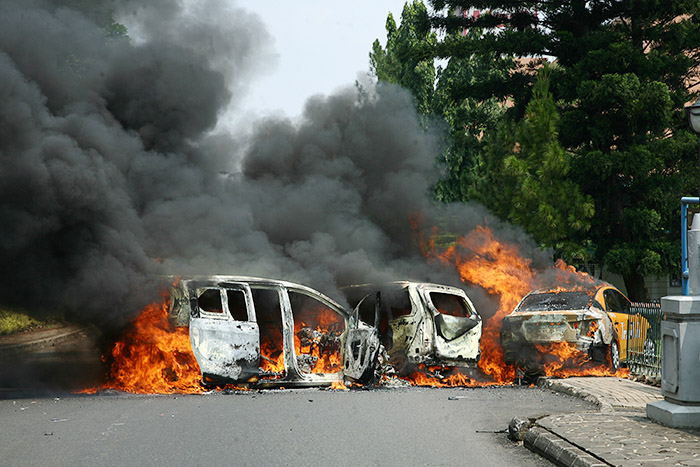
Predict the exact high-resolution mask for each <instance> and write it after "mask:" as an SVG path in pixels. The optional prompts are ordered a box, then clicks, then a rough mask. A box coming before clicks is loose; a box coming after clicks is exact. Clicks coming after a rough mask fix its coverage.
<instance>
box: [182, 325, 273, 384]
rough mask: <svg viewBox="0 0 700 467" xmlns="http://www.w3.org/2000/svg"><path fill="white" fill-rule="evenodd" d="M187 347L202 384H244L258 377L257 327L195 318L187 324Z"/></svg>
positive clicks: (258, 342)
mask: <svg viewBox="0 0 700 467" xmlns="http://www.w3.org/2000/svg"><path fill="white" fill-rule="evenodd" d="M190 343H191V345H192V350H193V352H194V356H195V358H196V359H197V363H198V364H199V368H200V370H201V372H202V377H203V379H205V380H207V379H214V380H218V381H231V382H238V381H247V380H248V379H250V378H251V377H254V376H257V374H258V367H259V365H260V337H259V333H258V325H257V323H254V322H242V321H232V320H222V319H215V318H195V319H192V320H191V321H190Z"/></svg>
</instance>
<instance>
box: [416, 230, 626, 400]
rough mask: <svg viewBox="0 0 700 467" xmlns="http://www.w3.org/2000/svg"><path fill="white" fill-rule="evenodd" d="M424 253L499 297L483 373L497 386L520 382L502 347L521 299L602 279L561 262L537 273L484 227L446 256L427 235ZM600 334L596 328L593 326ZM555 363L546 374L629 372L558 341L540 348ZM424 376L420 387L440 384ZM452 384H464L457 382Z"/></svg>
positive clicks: (484, 342) (486, 338) (487, 329)
mask: <svg viewBox="0 0 700 467" xmlns="http://www.w3.org/2000/svg"><path fill="white" fill-rule="evenodd" d="M419 241H420V242H421V249H422V251H423V252H424V254H425V255H426V256H427V257H429V258H437V259H438V260H440V261H441V262H442V263H444V264H446V265H449V266H451V267H454V268H455V269H456V270H457V272H458V273H459V275H460V278H461V279H462V281H463V282H465V283H468V284H476V285H479V286H481V287H483V288H484V289H485V290H486V291H487V292H488V293H489V294H490V295H492V296H495V297H498V300H499V306H498V310H497V312H496V313H495V314H494V315H493V316H492V317H490V318H489V319H487V320H486V321H485V322H484V327H483V331H482V336H481V355H482V358H481V360H480V362H479V369H480V370H481V371H482V372H483V373H484V374H485V375H488V376H489V377H490V378H492V380H493V382H495V383H497V384H509V383H511V382H512V381H514V379H515V376H516V373H515V368H514V367H512V366H509V365H506V364H505V360H504V355H503V349H502V348H501V345H500V331H501V324H502V321H503V318H504V317H505V316H506V315H508V314H510V313H511V312H512V311H513V310H514V309H515V307H516V306H517V304H518V303H519V302H520V300H521V299H522V298H523V297H524V296H525V295H526V294H527V293H528V292H530V291H531V290H533V289H537V288H541V287H542V284H543V283H555V284H557V285H555V286H551V287H549V288H548V290H552V291H564V290H568V291H571V290H590V289H591V288H592V287H594V286H595V285H596V280H595V279H594V278H593V277H591V276H589V275H588V274H586V273H584V272H580V271H577V270H576V268H574V267H573V266H570V265H567V264H566V263H565V262H564V261H562V260H558V261H557V262H556V263H555V264H554V266H553V267H552V268H551V269H550V270H549V271H545V272H544V273H540V274H537V273H536V272H535V271H534V270H533V269H532V267H531V261H530V260H529V259H527V258H524V257H523V256H522V255H521V254H520V251H519V250H518V248H517V247H516V246H515V245H512V244H507V243H504V242H501V241H499V240H498V239H497V238H496V237H495V236H494V234H493V233H492V232H491V230H490V229H489V228H488V227H484V226H478V227H477V228H476V229H475V230H474V231H473V232H471V233H470V234H469V235H466V236H463V237H458V238H457V240H456V242H455V243H454V245H452V246H450V247H449V248H447V249H446V250H445V251H444V252H442V253H440V252H438V251H436V247H435V242H434V241H433V240H432V239H429V240H428V241H427V242H426V241H425V239H424V238H423V237H422V236H421V237H419ZM593 332H595V328H593ZM538 350H540V352H542V353H543V354H547V355H548V359H549V360H551V361H550V362H549V363H548V364H547V366H546V367H545V368H544V372H545V375H546V376H559V377H565V376H573V375H592V374H616V375H618V376H624V375H625V374H626V373H628V372H626V371H624V370H619V371H618V372H617V373H613V372H611V371H610V370H608V369H606V368H605V366H604V365H595V364H593V363H592V362H590V361H588V355H587V354H585V353H583V352H580V351H577V350H576V349H575V348H574V349H573V353H572V351H571V350H570V349H568V347H567V345H565V344H562V345H559V344H558V343H555V344H552V345H550V346H547V347H546V348H545V347H544V346H540V348H539V349H538ZM419 373H420V372H417V373H414V374H413V375H411V377H410V379H411V380H412V381H413V382H414V383H415V384H428V385H431V386H432V385H435V379H434V378H430V377H428V376H426V375H423V376H419ZM452 381H459V379H454V380H452ZM484 384H485V383H483V382H478V383H473V380H468V381H466V385H484Z"/></svg>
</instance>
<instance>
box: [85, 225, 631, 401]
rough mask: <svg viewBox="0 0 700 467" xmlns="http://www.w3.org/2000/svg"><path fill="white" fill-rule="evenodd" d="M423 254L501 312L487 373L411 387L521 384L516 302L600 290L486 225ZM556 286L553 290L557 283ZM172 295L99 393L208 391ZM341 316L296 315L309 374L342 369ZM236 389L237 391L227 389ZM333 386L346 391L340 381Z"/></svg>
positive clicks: (437, 377) (575, 366) (487, 331)
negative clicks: (535, 263) (539, 266)
mask: <svg viewBox="0 0 700 467" xmlns="http://www.w3.org/2000/svg"><path fill="white" fill-rule="evenodd" d="M422 240H423V239H422V238H421V248H422V250H423V253H424V254H425V255H426V257H428V258H430V259H437V260H439V261H440V262H441V263H442V264H444V265H445V266H447V267H453V268H455V269H456V271H457V272H458V273H459V275H460V277H461V279H462V280H463V281H464V282H465V283H468V284H475V285H479V286H481V287H483V288H484V290H486V291H487V292H488V293H489V294H490V295H492V296H494V297H497V299H498V310H497V312H496V313H495V314H494V315H493V316H491V317H490V318H488V319H487V320H486V321H485V322H484V327H483V333H482V337H481V355H482V357H481V361H480V362H479V369H480V370H481V372H482V373H483V374H484V375H485V376H486V380H483V378H475V377H474V376H473V375H465V374H463V373H461V372H460V371H459V370H458V369H454V368H444V367H427V368H426V367H424V366H419V367H418V368H417V369H416V371H414V372H413V373H412V374H411V375H409V376H408V377H406V378H404V379H407V380H408V381H409V382H411V384H415V385H424V386H485V385H493V384H511V383H512V382H513V381H515V379H516V376H517V375H516V370H515V368H514V367H512V366H509V365H506V364H505V362H504V355H503V350H502V348H501V345H500V330H501V322H502V320H503V317H505V316H506V315H507V314H509V313H510V312H512V311H513V309H514V308H515V306H516V305H517V304H518V302H519V301H520V300H521V299H522V297H524V296H525V295H526V294H527V293H528V292H529V291H531V290H533V289H541V288H543V287H544V288H546V290H550V291H552V292H558V291H562V290H584V289H587V288H590V287H591V286H594V285H595V280H594V279H593V278H592V277H590V276H588V275H587V274H585V273H581V272H578V271H576V270H575V269H574V268H573V267H571V266H568V265H566V264H565V263H564V262H562V261H559V262H557V264H555V265H554V267H553V268H552V269H551V270H550V271H547V272H546V273H545V274H542V273H541V272H540V273H536V272H535V271H534V270H533V268H532V267H531V262H530V260H529V259H527V258H524V257H523V256H522V255H521V254H520V252H519V250H518V248H517V247H516V246H515V245H512V244H507V243H504V242H501V241H500V240H498V239H497V238H496V237H495V236H494V234H493V233H492V232H491V230H490V229H488V228H487V227H483V226H480V227H477V228H476V229H475V230H474V231H473V232H471V233H470V234H469V235H466V236H463V237H459V238H457V240H456V241H455V243H454V244H453V245H452V246H450V247H449V248H447V249H446V250H444V251H439V250H438V248H437V247H436V246H435V244H434V242H433V241H432V240H428V241H427V242H423V241H422ZM553 284H556V285H553ZM168 302H169V297H167V296H164V297H163V300H162V301H161V302H158V303H153V304H151V305H149V306H147V307H146V308H145V309H144V310H143V311H142V313H141V314H140V315H139V317H138V318H137V319H136V320H135V321H134V323H132V325H131V326H130V327H129V328H128V330H127V331H126V332H125V333H124V335H123V336H122V337H121V338H120V339H119V340H118V341H117V342H116V343H115V344H114V346H113V348H112V350H111V351H110V353H109V355H108V356H106V358H104V360H105V361H107V362H109V373H108V381H107V383H106V384H105V385H104V386H103V387H102V388H93V389H88V390H86V391H84V392H94V391H96V390H97V389H106V388H111V389H118V390H122V391H128V392H134V393H165V394H168V393H200V392H203V391H204V387H203V386H202V384H201V377H200V371H199V367H198V365H197V361H196V359H195V357H194V354H193V352H192V348H191V346H190V340H189V332H188V331H189V330H188V328H186V327H173V326H171V324H170V322H169V321H168V313H167V308H168ZM342 329H343V323H342V318H340V317H339V316H337V314H336V313H334V312H332V311H331V310H325V309H315V310H312V311H311V312H308V313H307V312H305V313H304V314H303V316H296V315H295V329H294V346H295V350H296V353H297V355H298V356H302V355H304V356H305V358H306V359H307V361H309V362H311V363H310V364H309V365H310V366H309V369H308V370H307V371H310V372H313V373H337V372H339V371H340V370H341V369H342V362H341V360H340V351H339V348H334V347H333V346H334V345H337V339H336V337H337V336H338V335H339V334H340V332H342ZM264 337H265V336H261V356H262V358H261V361H260V366H261V370H263V371H265V372H268V374H267V377H268V378H269V377H274V376H272V374H277V375H278V377H279V376H282V375H283V374H284V358H283V352H282V351H281V349H280V348H278V347H279V345H278V344H279V342H277V344H275V339H267V340H266V339H265V338H264ZM537 349H538V351H539V352H540V353H541V354H542V355H543V367H542V371H543V373H544V374H545V376H557V377H568V376H580V375H599V376H602V375H613V374H614V375H617V376H625V375H627V374H628V373H629V372H628V371H627V370H619V371H618V372H616V373H613V372H612V371H611V370H609V369H608V367H606V366H605V365H596V364H594V363H593V362H591V361H590V359H589V358H588V355H587V354H585V353H583V352H581V351H578V350H577V349H576V348H575V346H572V345H569V344H566V343H552V344H546V345H539V346H537ZM227 387H231V388H235V389H240V388H236V387H234V386H227ZM332 388H334V389H345V388H346V387H345V385H344V384H343V383H342V382H338V383H335V384H334V385H333V386H332Z"/></svg>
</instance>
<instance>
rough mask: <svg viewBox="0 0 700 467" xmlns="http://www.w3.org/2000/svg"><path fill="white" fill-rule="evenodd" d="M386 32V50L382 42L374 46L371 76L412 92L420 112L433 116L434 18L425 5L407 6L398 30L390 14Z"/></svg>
mask: <svg viewBox="0 0 700 467" xmlns="http://www.w3.org/2000/svg"><path fill="white" fill-rule="evenodd" d="M386 32H387V43H386V48H383V47H382V46H381V44H380V43H379V41H378V40H375V41H374V44H373V45H372V52H370V54H369V57H370V71H371V73H373V74H374V75H375V76H376V77H377V79H379V80H380V81H386V82H389V83H394V84H400V85H401V86H403V87H405V88H406V89H408V90H409V91H411V93H412V94H413V96H414V98H415V100H416V107H417V108H418V110H419V111H420V112H422V113H424V114H427V113H429V112H430V108H431V102H432V98H433V87H434V83H435V66H434V65H433V49H434V47H435V44H436V43H437V35H436V34H435V32H433V31H431V29H430V18H429V16H428V11H427V9H426V7H425V5H424V4H423V2H421V1H414V2H413V3H410V4H409V3H406V4H405V5H404V8H403V13H401V26H399V27H398V28H397V27H396V22H395V21H394V17H393V15H392V14H391V13H389V17H388V18H387V21H386Z"/></svg>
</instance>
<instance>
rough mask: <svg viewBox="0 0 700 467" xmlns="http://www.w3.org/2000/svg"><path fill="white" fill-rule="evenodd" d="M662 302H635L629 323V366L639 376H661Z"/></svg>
mask: <svg viewBox="0 0 700 467" xmlns="http://www.w3.org/2000/svg"><path fill="white" fill-rule="evenodd" d="M661 319H662V313H661V302H658V301H655V302H648V303H642V302H633V303H632V308H631V309H630V315H629V319H628V321H627V336H626V338H627V366H628V367H629V369H630V371H631V372H632V373H634V374H638V375H646V376H655V377H660V376H661Z"/></svg>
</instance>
